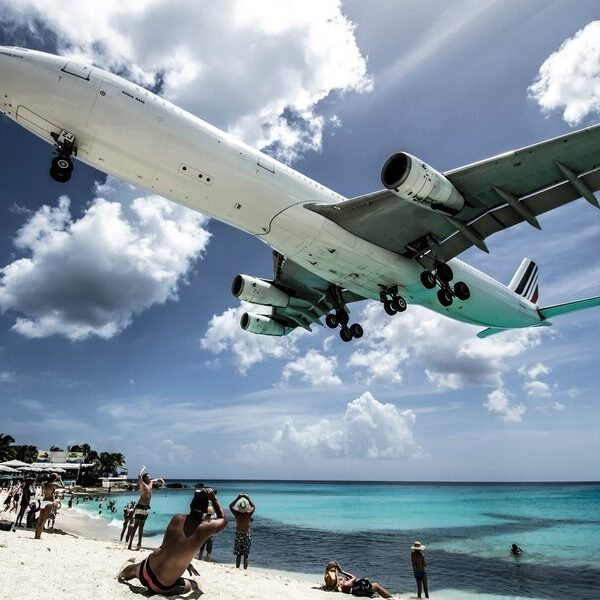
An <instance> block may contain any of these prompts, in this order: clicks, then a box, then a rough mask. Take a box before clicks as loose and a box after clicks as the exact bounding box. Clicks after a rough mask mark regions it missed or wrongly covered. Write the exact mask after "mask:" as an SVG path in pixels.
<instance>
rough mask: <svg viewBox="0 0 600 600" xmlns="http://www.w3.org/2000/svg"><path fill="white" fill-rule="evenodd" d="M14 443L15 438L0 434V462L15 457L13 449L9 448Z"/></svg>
mask: <svg viewBox="0 0 600 600" xmlns="http://www.w3.org/2000/svg"><path fill="white" fill-rule="evenodd" d="M14 443H15V438H14V437H13V436H12V435H8V434H4V433H0V462H3V461H5V460H10V459H11V458H14V457H15V449H14V448H13V447H12V446H11V444H14Z"/></svg>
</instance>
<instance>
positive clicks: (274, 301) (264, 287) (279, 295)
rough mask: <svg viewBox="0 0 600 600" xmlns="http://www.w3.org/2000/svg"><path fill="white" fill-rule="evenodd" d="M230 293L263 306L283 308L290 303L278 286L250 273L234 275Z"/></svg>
mask: <svg viewBox="0 0 600 600" xmlns="http://www.w3.org/2000/svg"><path fill="white" fill-rule="evenodd" d="M231 293H232V294H233V295H234V296H235V297H236V298H239V299H240V300H246V302H252V303H254V304H262V305H264V306H278V307H280V308H284V307H285V306H287V305H288V304H289V303H290V297H289V296H288V295H287V294H286V293H285V292H282V291H281V290H280V289H279V288H278V287H275V286H274V285H273V284H272V283H270V282H269V281H264V280H262V279H258V277H251V276H250V275H236V276H235V278H234V279H233V282H232V283H231ZM279 335H282V334H279Z"/></svg>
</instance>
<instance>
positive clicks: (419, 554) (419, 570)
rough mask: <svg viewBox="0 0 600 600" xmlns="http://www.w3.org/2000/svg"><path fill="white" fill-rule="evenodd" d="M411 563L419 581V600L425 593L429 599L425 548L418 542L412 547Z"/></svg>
mask: <svg viewBox="0 0 600 600" xmlns="http://www.w3.org/2000/svg"><path fill="white" fill-rule="evenodd" d="M410 549H411V550H412V552H411V553H410V561H411V563H412V568H413V573H414V574H415V579H416V580H417V598H421V594H422V593H423V592H425V598H429V590H428V589H427V572H426V567H427V562H426V560H425V554H423V550H425V546H423V544H421V542H419V541H418V540H417V541H416V542H415V543H414V544H413V545H412V546H411V547H410Z"/></svg>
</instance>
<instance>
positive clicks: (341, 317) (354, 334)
mask: <svg viewBox="0 0 600 600" xmlns="http://www.w3.org/2000/svg"><path fill="white" fill-rule="evenodd" d="M349 321H350V315H349V314H348V311H346V310H344V309H343V308H338V309H337V310H336V311H335V312H334V313H329V314H328V315H327V316H326V317H325V324H326V325H327V327H329V328H330V329H335V328H336V327H340V338H342V341H344V342H349V341H350V340H352V339H353V338H355V339H358V338H361V337H362V336H363V328H362V325H361V324H360V323H353V324H352V325H350V326H348V322H349Z"/></svg>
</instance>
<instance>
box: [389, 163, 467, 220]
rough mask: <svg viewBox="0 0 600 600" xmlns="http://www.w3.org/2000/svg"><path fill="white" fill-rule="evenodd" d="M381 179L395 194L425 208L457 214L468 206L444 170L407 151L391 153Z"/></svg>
mask: <svg viewBox="0 0 600 600" xmlns="http://www.w3.org/2000/svg"><path fill="white" fill-rule="evenodd" d="M381 182H382V183H383V185H384V186H385V187H386V188H387V189H388V190H390V191H391V192H392V193H393V194H396V196H398V197H399V198H402V199H403V200H408V201H409V202H413V203H415V204H417V205H418V206H421V207H422V208H428V209H429V210H433V211H438V212H443V213H446V214H449V215H456V214H457V213H459V212H460V211H461V210H462V208H463V206H464V205H465V200H464V198H463V197H462V195H461V193H460V192H459V191H458V190H457V189H456V188H455V187H454V186H453V185H452V184H451V183H450V181H448V179H446V178H445V177H444V176H443V175H442V174H441V173H438V172H437V171H436V170H435V169H433V168H432V167H430V166H429V165H427V164H426V163H424V162H423V161H422V160H419V159H418V158H416V157H415V156H412V155H411V154H407V153H406V152H398V153H396V154H393V155H392V156H390V158H388V159H387V161H386V162H385V164H384V165H383V169H381Z"/></svg>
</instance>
